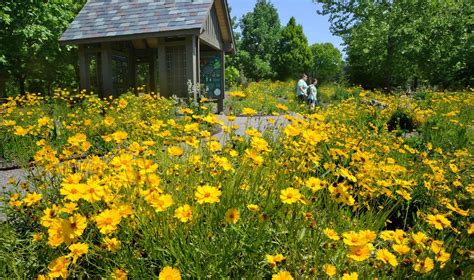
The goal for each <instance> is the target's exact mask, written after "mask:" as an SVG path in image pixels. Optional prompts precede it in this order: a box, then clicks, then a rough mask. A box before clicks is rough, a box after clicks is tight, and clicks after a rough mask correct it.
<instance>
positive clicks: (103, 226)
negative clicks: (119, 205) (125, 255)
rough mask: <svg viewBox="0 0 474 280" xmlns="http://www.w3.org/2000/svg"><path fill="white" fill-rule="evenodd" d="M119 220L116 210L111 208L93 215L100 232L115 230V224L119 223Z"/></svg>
mask: <svg viewBox="0 0 474 280" xmlns="http://www.w3.org/2000/svg"><path fill="white" fill-rule="evenodd" d="M120 220H121V217H120V214H119V213H118V211H115V210H111V209H107V210H104V211H102V213H100V214H99V215H97V217H95V222H96V223H97V227H98V228H99V229H100V232H101V233H102V234H109V233H112V232H113V231H115V230H116V229H117V225H118V224H120Z"/></svg>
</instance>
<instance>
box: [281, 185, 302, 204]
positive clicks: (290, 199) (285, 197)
mask: <svg viewBox="0 0 474 280" xmlns="http://www.w3.org/2000/svg"><path fill="white" fill-rule="evenodd" d="M280 199H281V201H282V202H283V203H285V204H293V203H295V202H301V201H302V199H303V196H302V195H301V193H300V191H299V190H297V189H295V188H286V189H284V190H282V191H281V192H280Z"/></svg>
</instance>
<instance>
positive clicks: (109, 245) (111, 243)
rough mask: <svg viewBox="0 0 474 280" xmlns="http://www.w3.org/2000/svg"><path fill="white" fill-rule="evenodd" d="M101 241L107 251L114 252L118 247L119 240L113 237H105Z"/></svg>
mask: <svg viewBox="0 0 474 280" xmlns="http://www.w3.org/2000/svg"><path fill="white" fill-rule="evenodd" d="M103 241H104V246H105V249H107V250H108V251H111V252H115V251H117V250H118V249H119V248H120V241H119V240H118V239H117V238H115V237H113V238H109V237H105V238H104V240H103Z"/></svg>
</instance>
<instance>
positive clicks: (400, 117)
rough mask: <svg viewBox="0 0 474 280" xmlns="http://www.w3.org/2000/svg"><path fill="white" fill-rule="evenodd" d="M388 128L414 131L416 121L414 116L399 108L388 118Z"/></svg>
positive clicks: (390, 129)
mask: <svg viewBox="0 0 474 280" xmlns="http://www.w3.org/2000/svg"><path fill="white" fill-rule="evenodd" d="M387 125H388V130H389V131H392V130H401V131H405V132H410V131H413V129H414V128H415V123H414V121H413V117H412V116H410V114H408V113H407V112H405V111H404V110H402V109H397V110H396V111H395V112H393V113H392V115H391V116H390V119H389V120H388V123H387Z"/></svg>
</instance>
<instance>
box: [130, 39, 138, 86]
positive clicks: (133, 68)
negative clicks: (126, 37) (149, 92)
mask: <svg viewBox="0 0 474 280" xmlns="http://www.w3.org/2000/svg"><path fill="white" fill-rule="evenodd" d="M128 86H129V87H130V88H132V91H133V94H135V95H137V94H138V91H137V57H136V55H135V51H134V50H133V48H130V50H129V56H128Z"/></svg>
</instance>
